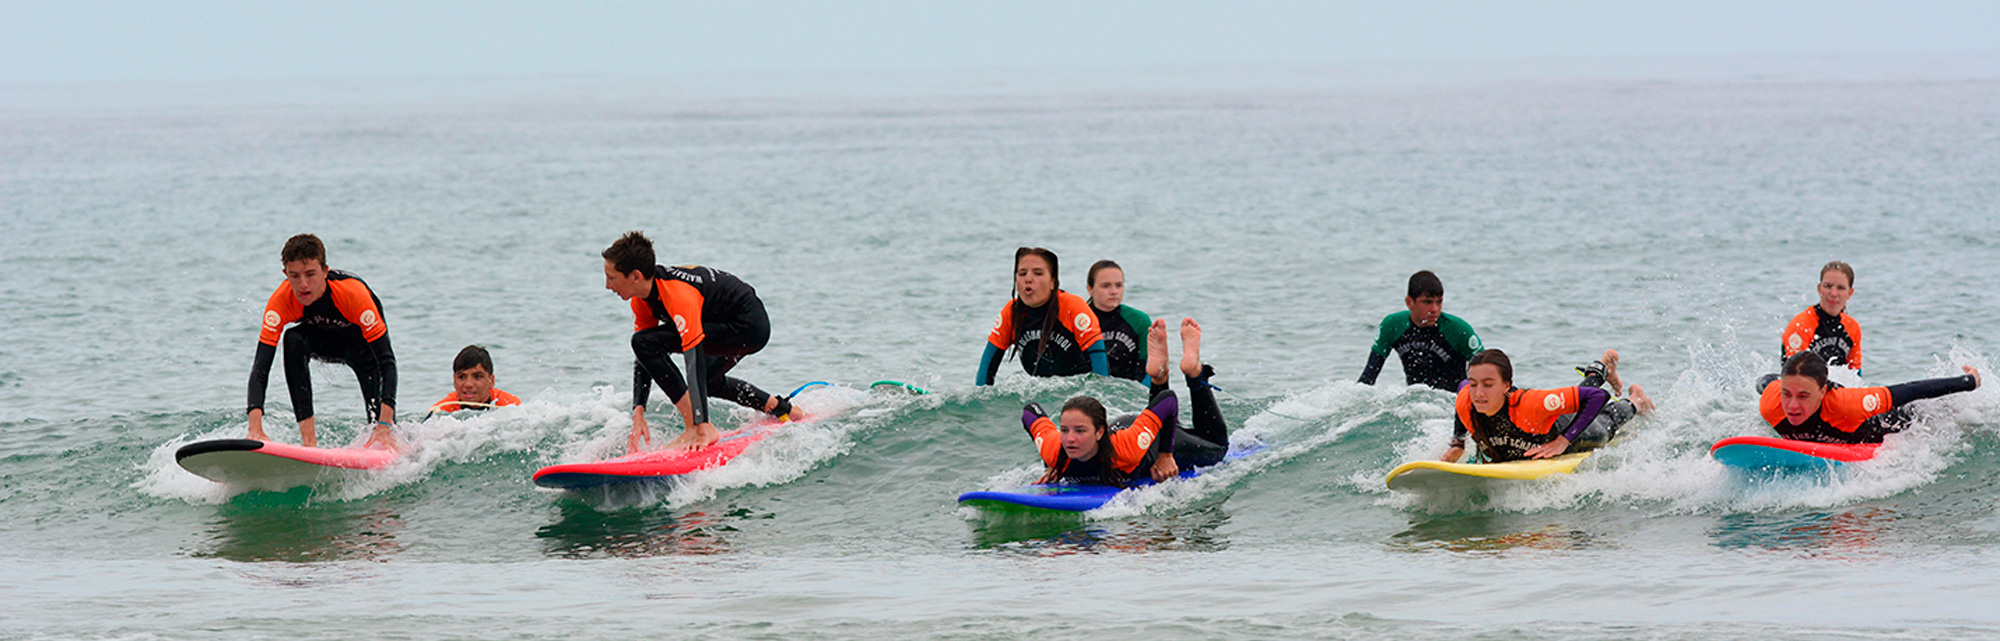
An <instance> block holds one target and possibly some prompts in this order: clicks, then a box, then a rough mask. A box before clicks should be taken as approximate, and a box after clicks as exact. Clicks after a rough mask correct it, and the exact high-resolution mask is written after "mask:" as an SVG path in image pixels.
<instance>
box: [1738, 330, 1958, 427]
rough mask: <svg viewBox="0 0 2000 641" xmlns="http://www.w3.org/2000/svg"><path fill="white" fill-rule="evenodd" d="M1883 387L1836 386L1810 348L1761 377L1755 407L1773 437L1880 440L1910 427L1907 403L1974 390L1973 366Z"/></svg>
mask: <svg viewBox="0 0 2000 641" xmlns="http://www.w3.org/2000/svg"><path fill="white" fill-rule="evenodd" d="M1962 367H1963V368H1964V370H1965V374H1963V375H1959V376H1950V377H1946V378H1933V379H1928V380H1921V381H1911V382H1908V383H1903V384H1901V385H1890V386H1888V387H1841V386H1840V384H1838V383H1834V382H1831V381H1828V380H1826V373H1827V371H1826V368H1827V361H1826V359H1825V358H1823V357H1821V356H1820V355H1819V354H1818V353H1816V352H1814V351H1812V350H1806V351H1801V352H1799V353H1796V354H1793V355H1792V356H1791V357H1790V358H1787V359H1785V369H1784V371H1783V373H1782V374H1780V375H1776V376H1766V377H1764V382H1763V384H1762V386H1763V389H1764V391H1763V395H1762V396H1761V397H1760V398H1759V399H1758V402H1757V410H1758V413H1759V414H1761V415H1763V417H1764V421H1765V422H1767V423H1770V424H1771V429H1774V430H1777V431H1778V435H1779V436H1782V437H1785V438H1788V439H1792V440H1795V441H1813V442H1816V443H1846V444H1852V443H1880V442H1882V438H1883V437H1885V436H1888V435H1889V434H1893V433H1896V432H1900V431H1903V430H1904V429H1907V428H1908V427H1909V426H1910V423H1911V421H1910V415H1909V414H1910V413H1909V408H1907V407H1905V406H1906V405H1908V404H1909V403H1910V402H1912V401H1919V400H1923V399H1927V398H1937V397H1939V396H1944V395H1946V394H1953V393H1957V392H1967V391H1972V390H1974V389H1978V388H1979V370H1978V369H1976V368H1974V367H1972V366H1971V365H1964V366H1962Z"/></svg>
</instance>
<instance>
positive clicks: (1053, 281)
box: [1007, 247, 1102, 407]
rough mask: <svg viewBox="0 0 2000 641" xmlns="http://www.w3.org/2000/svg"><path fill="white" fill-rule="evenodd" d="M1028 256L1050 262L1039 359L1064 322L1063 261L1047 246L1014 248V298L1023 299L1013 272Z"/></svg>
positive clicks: (1010, 284)
mask: <svg viewBox="0 0 2000 641" xmlns="http://www.w3.org/2000/svg"><path fill="white" fill-rule="evenodd" d="M1028 256H1039V257H1041V259H1042V260H1045V261H1048V263H1049V302H1046V303H1043V305H1046V306H1048V307H1046V308H1045V309H1043V310H1042V338H1041V340H1040V341H1038V342H1036V343H1035V359H1036V360H1038V361H1039V360H1040V359H1042V358H1044V357H1046V356H1047V355H1048V353H1049V336H1051V335H1054V334H1055V331H1056V325H1057V324H1059V323H1061V322H1062V318H1061V317H1062V313H1061V311H1062V308H1061V307H1060V306H1058V305H1057V303H1059V302H1061V301H1060V300H1059V299H1057V295H1059V294H1061V293H1062V277H1061V276H1060V274H1061V273H1062V270H1061V268H1060V267H1059V266H1060V265H1061V263H1060V262H1058V261H1057V260H1056V253H1055V252H1052V251H1049V250H1048V249H1046V248H1042V247H1022V248H1020V249H1016V250H1014V270H1013V271H1010V272H1008V275H1009V278H1008V279H1007V288H1008V290H1009V291H1011V292H1012V293H1013V295H1014V300H1017V301H1018V300H1021V292H1020V290H1017V289H1014V287H1015V285H1014V283H1015V281H1016V280H1018V279H1017V278H1014V277H1013V274H1014V273H1015V272H1018V271H1020V269H1021V259H1022V258H1026V257H1028ZM1021 304H1022V305H1026V304H1027V303H1026V302H1022V303H1021ZM1017 345H1018V343H1017ZM1014 351H1016V352H1018V351H1020V348H1019V347H1016V348H1015V350H1014ZM1100 407H1102V406H1100Z"/></svg>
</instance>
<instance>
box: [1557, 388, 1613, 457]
mask: <svg viewBox="0 0 2000 641" xmlns="http://www.w3.org/2000/svg"><path fill="white" fill-rule="evenodd" d="M1576 398H1577V400H1578V401H1579V402H1580V403H1581V404H1582V405H1583V407H1582V408H1581V409H1578V410H1577V411H1576V420H1574V421H1571V422H1570V424H1569V431H1567V432H1563V438H1565V439H1569V441H1570V442H1572V443H1574V442H1576V437H1578V436H1582V435H1583V430H1585V429H1587V428H1589V427H1590V422H1591V421H1594V420H1597V411H1598V410H1602V409H1604V403H1605V402H1606V401H1610V400H1611V393H1610V392H1606V391H1604V390H1602V389H1599V388H1596V387H1590V386H1587V385H1578V386H1577V387H1576Z"/></svg>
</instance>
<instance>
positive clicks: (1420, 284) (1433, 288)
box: [1410, 269, 1444, 298]
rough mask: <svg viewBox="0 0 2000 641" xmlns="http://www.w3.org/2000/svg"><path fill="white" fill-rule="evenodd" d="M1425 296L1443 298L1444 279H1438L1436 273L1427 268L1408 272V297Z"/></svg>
mask: <svg viewBox="0 0 2000 641" xmlns="http://www.w3.org/2000/svg"><path fill="white" fill-rule="evenodd" d="M1425 296H1436V297H1438V298H1444V281H1441V280H1438V275H1437V274H1433V273H1431V270H1428V269H1426V270H1424V271H1420V272H1417V273H1415V274H1410V298H1423V297H1425Z"/></svg>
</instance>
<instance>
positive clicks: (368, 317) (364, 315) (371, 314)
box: [361, 309, 375, 327]
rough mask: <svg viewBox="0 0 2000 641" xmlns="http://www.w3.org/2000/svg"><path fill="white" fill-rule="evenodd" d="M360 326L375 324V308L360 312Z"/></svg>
mask: <svg viewBox="0 0 2000 641" xmlns="http://www.w3.org/2000/svg"><path fill="white" fill-rule="evenodd" d="M361 326H362V327H374V326H375V310H372V309H370V310H365V311H363V312H361Z"/></svg>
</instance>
